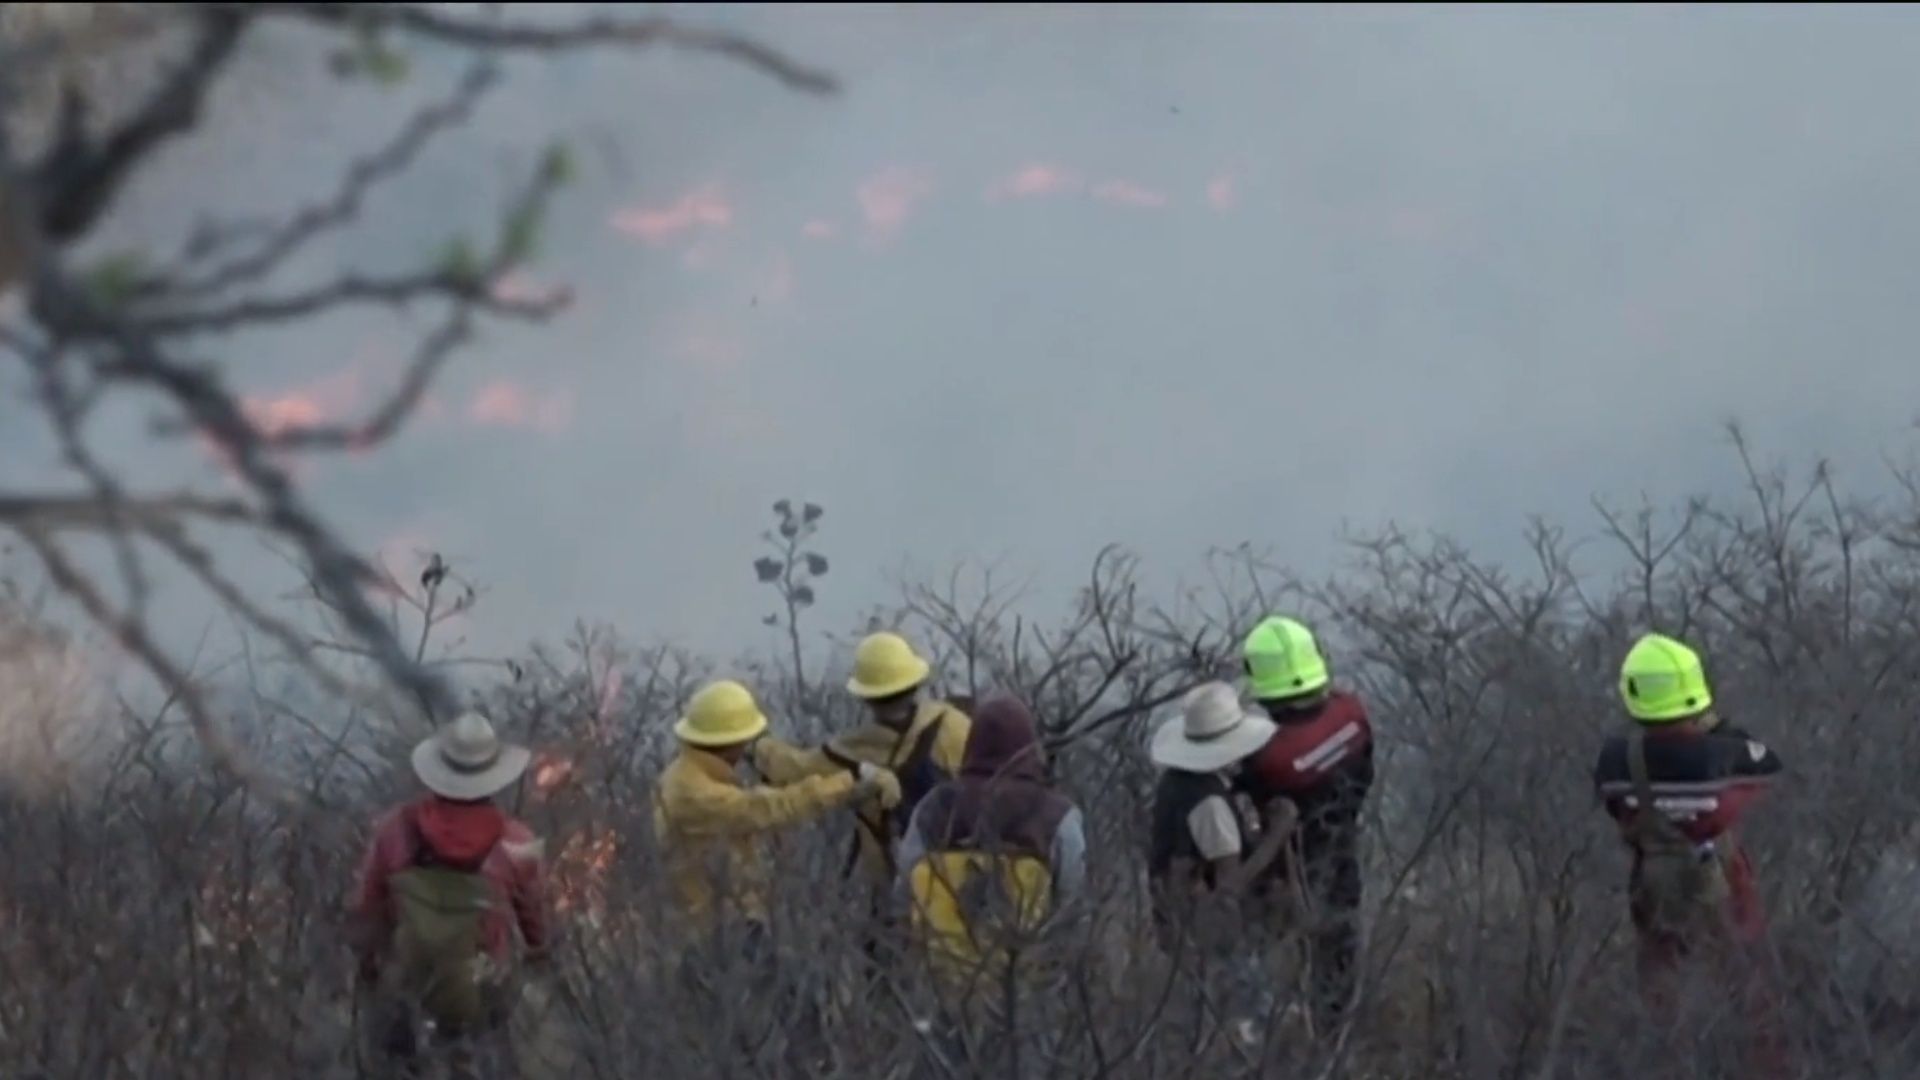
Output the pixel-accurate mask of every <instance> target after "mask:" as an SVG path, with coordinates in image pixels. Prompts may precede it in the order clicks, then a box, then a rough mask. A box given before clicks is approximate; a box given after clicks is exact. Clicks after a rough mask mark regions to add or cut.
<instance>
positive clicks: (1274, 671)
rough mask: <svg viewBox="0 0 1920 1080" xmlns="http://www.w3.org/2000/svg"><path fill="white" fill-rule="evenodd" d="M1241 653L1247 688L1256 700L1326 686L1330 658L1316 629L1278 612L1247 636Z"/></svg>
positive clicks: (1310, 690) (1284, 696) (1290, 696)
mask: <svg viewBox="0 0 1920 1080" xmlns="http://www.w3.org/2000/svg"><path fill="white" fill-rule="evenodd" d="M1242 652H1243V654H1244V657H1245V659H1246V664H1247V689H1248V692H1249V693H1250V694H1251V695H1252V696H1253V698H1254V700H1256V701H1274V700H1279V699H1285V698H1292V697H1299V696H1301V695H1302V694H1311V693H1313V692H1314V691H1315V690H1319V689H1321V688H1322V687H1324V686H1326V685H1327V682H1328V679H1329V676H1328V674H1327V659H1326V657H1324V656H1322V655H1320V643H1319V642H1317V641H1315V640H1314V639H1313V631H1311V630H1308V629H1307V628H1306V626H1305V624H1303V623H1301V622H1300V621H1299V620H1297V619H1289V618H1287V617H1285V616H1282V615H1275V616H1273V617H1271V618H1268V619H1265V620H1263V621H1262V622H1261V623H1260V625H1259V626H1256V627H1254V628H1253V632H1252V633H1250V634H1248V635H1247V640H1246V644H1245V645H1244V646H1243V648H1242Z"/></svg>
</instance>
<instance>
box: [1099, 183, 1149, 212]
mask: <svg viewBox="0 0 1920 1080" xmlns="http://www.w3.org/2000/svg"><path fill="white" fill-rule="evenodd" d="M1093 197H1094V198H1096V199H1099V200H1100V201H1101V202H1103V203H1108V204H1110V205H1113V206H1133V207H1139V208H1141V209H1146V210H1154V209H1158V208H1160V207H1162V206H1165V205H1167V197H1166V196H1165V195H1163V194H1161V193H1160V192H1158V191H1155V190H1153V189H1152V188H1150V187H1144V186H1142V185H1140V184H1136V183H1134V182H1133V181H1131V180H1104V181H1102V182H1101V183H1100V185H1099V186H1098V187H1095V188H1094V189H1093Z"/></svg>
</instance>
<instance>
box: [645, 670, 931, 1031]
mask: <svg viewBox="0 0 1920 1080" xmlns="http://www.w3.org/2000/svg"><path fill="white" fill-rule="evenodd" d="M767 726H768V725H767V717H766V714H765V713H763V712H761V710H760V706H759V703H758V702H756V701H755V700H754V698H753V693H752V691H750V690H748V689H747V688H746V687H745V686H742V685H741V684H740V683H737V682H733V681H731V680H722V681H720V682H715V683H710V684H708V685H707V686H705V687H703V688H701V690H700V691H699V692H698V693H696V694H694V695H693V698H692V700H691V701H689V702H688V703H687V711H686V715H685V716H683V717H681V719H680V722H679V723H678V724H676V725H674V729H673V732H674V734H675V735H676V736H678V737H679V740H680V754H679V756H678V757H676V758H674V760H673V762H672V763H671V764H669V765H668V766H667V768H666V771H665V772H663V773H662V774H661V776H660V782H659V784H658V786H657V787H656V788H655V790H654V804H653V827H654V833H655V836H656V837H657V839H658V841H659V845H660V855H661V861H662V863H663V866H664V869H665V870H666V872H667V881H668V884H669V886H670V887H671V889H672V896H673V901H674V904H673V906H674V908H675V909H676V910H677V914H678V915H679V916H680V919H681V922H680V925H679V926H678V927H676V928H675V929H676V930H677V931H678V933H675V934H670V935H669V936H668V937H667V939H666V940H670V941H674V942H676V943H677V945H676V948H677V951H678V952H679V954H680V955H679V963H678V971H679V977H680V980H681V984H682V987H683V991H684V992H685V993H686V994H687V995H688V996H689V997H690V998H692V999H693V1000H695V1001H697V1002H699V1003H700V1006H699V1007H700V1009H701V1011H702V1012H703V1013H705V1014H707V1015H711V1016H712V1017H714V1020H715V1023H714V1026H712V1027H711V1028H704V1027H703V1028H700V1029H698V1030H690V1031H688V1032H687V1036H688V1037H689V1038H690V1039H693V1040H694V1041H695V1042H696V1043H702V1044H704V1045H705V1050H706V1051H707V1052H711V1051H713V1050H714V1049H716V1048H726V1052H729V1053H732V1052H739V1053H746V1054H752V1053H754V1052H755V1051H754V1048H755V1047H757V1046H760V1045H761V1044H763V1043H764V1042H765V1041H766V1040H767V1039H769V1038H774V1037H778V1038H779V1039H781V1040H783V1041H784V1042H785V1044H786V1045H787V1046H788V1047H789V1048H791V1051H792V1052H793V1053H795V1054H798V1055H800V1056H801V1057H803V1058H806V1059H808V1060H811V1059H812V1058H813V1056H814V1055H816V1054H817V1052H818V1047H819V1043H820V1040H821V1039H822V1038H824V1035H823V1034H822V1032H823V1031H824V1030H825V1028H824V1024H823V1023H822V1022H821V1018H820V1017H819V1015H818V1013H817V1010H816V1008H815V1006H814V1004H812V1003H811V999H810V998H809V996H808V995H806V994H800V993H797V992H796V990H795V986H794V984H793V983H792V982H791V980H789V979H787V978H786V977H785V975H786V967H785V965H784V964H783V963H782V962H781V950H779V949H777V948H776V947H775V946H776V944H777V942H776V939H775V935H774V934H773V932H772V928H771V925H770V921H769V915H770V914H771V913H770V912H769V910H768V898H769V894H770V892H771V891H772V888H773V885H774V883H773V881H772V870H773V868H772V866H771V865H770V864H771V862H772V860H771V854H772V852H771V851H770V848H771V844H772V841H773V838H774V836H775V834H777V833H779V832H780V831H782V830H784V829H788V828H791V827H793V826H796V825H801V824H804V823H806V822H809V821H813V820H816V819H818V818H820V817H823V816H825V815H826V814H828V813H831V812H832V811H833V810H834V809H836V808H838V807H841V806H847V805H850V804H853V803H855V802H858V801H862V800H871V801H873V802H875V803H877V804H879V805H881V806H893V805H895V804H897V803H898V802H899V801H900V783H899V781H898V780H897V779H895V778H894V775H893V774H892V773H890V772H888V771H887V770H886V769H884V768H881V767H879V766H876V765H867V764H864V763H863V764H861V765H859V766H858V767H856V768H854V769H850V770H848V769H837V770H833V771H831V772H823V773H819V774H817V775H813V776H804V777H797V778H794V779H793V780H792V781H791V782H789V783H786V784H779V785H754V786H748V785H745V784H742V783H741V780H740V776H739V773H738V771H737V770H738V767H739V765H740V763H741V762H742V761H744V760H745V759H746V757H747V754H748V753H749V751H750V749H751V747H752V746H753V743H754V741H755V740H757V739H760V738H761V737H763V736H764V735H765V734H766V731H767ZM743 979H744V980H745V981H746V982H747V983H748V984H751V985H752V986H753V987H755V988H756V989H755V993H756V994H757V995H759V998H760V999H761V1000H769V1001H777V1002H779V1003H780V1004H779V1005H778V1007H776V1008H774V1009H773V1010H772V1012H771V1013H770V1014H769V1015H770V1016H771V1017H773V1018H775V1019H768V1018H767V1017H760V1016H752V1015H747V1014H746V1013H744V1012H742V1011H741V1010H737V1009H734V1008H732V1007H731V1006H732V1005H733V1004H735V1003H736V1001H737V995H738V993H739V992H740V991H739V987H740V984H741V980H743ZM769 1025H771V1027H770V1026H769ZM714 1039H717V1040H718V1042H717V1043H708V1042H706V1040H714Z"/></svg>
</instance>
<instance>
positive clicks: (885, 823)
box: [754, 633, 973, 910]
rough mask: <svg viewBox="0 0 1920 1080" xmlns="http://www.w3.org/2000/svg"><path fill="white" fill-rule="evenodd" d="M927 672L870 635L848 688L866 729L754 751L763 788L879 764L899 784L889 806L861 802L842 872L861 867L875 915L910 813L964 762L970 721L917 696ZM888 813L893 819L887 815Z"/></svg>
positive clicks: (903, 648) (894, 642)
mask: <svg viewBox="0 0 1920 1080" xmlns="http://www.w3.org/2000/svg"><path fill="white" fill-rule="evenodd" d="M932 674H933V666H932V665H931V664H929V663H928V662H927V661H926V659H925V658H924V657H922V656H921V655H920V654H919V653H917V652H915V651H914V648H913V646H912V645H911V644H910V643H909V642H908V641H907V640H906V639H905V638H903V637H901V636H900V635H898V634H891V633H878V634H870V635H868V636H867V637H866V638H865V639H864V640H862V641H861V642H860V645H859V648H857V649H856V650H854V654H853V677H852V678H850V679H848V680H847V690H848V692H849V693H851V694H853V696H854V697H857V698H859V699H860V700H861V701H863V702H865V704H866V706H867V711H868V716H867V720H866V722H865V723H862V724H860V725H859V726H857V727H855V728H853V729H852V730H849V731H844V732H841V733H840V734H838V735H835V736H834V737H833V738H831V739H829V740H828V741H827V743H826V745H825V746H822V747H819V748H817V749H801V748H797V747H794V746H792V745H790V744H788V743H785V742H782V741H780V740H779V739H776V738H772V737H769V738H766V739H762V740H761V741H760V742H758V743H756V744H755V746H754V765H755V767H756V768H758V769H759V770H760V774H761V775H762V776H765V777H766V778H767V779H768V781H769V782H771V783H775V784H783V783H792V782H794V781H795V780H798V779H800V778H803V777H809V776H818V775H822V774H831V773H848V774H852V773H856V772H858V771H859V769H860V768H861V767H862V766H877V767H879V768H882V769H885V770H887V771H888V772H889V773H891V774H893V775H894V776H896V777H897V778H898V779H899V781H900V798H899V800H898V802H897V803H895V804H881V803H880V802H878V801H877V800H874V799H866V800H863V801H862V803H861V805H860V807H859V809H858V811H857V814H856V816H857V819H858V823H859V824H858V828H857V830H856V835H855V837H854V841H853V846H852V849H851V851H850V853H849V857H848V867H847V868H848V870H849V871H851V870H852V869H853V867H854V866H855V865H858V866H859V867H861V868H862V869H863V870H864V872H865V874H866V875H867V878H868V880H869V881H870V882H871V883H872V885H873V886H874V889H875V903H876V910H880V907H879V905H881V904H883V902H884V896H885V894H886V892H887V890H889V889H890V888H891V886H892V883H893V881H894V879H895V876H896V866H895V853H896V851H895V849H896V846H897V844H898V843H899V840H900V837H901V835H902V834H903V833H904V832H905V831H906V824H907V822H908V821H909V820H910V819H911V818H912V816H913V811H914V808H915V807H916V806H918V805H919V803H920V800H921V799H922V798H924V797H926V794H927V793H928V792H930V791H932V790H933V789H934V788H936V787H938V786H939V785H940V784H942V783H944V782H946V781H948V780H953V779H957V778H958V777H959V775H960V769H961V765H962V763H963V761H964V760H965V758H966V752H967V737H968V735H969V734H970V733H971V732H972V730H973V721H972V720H971V719H969V718H968V716H967V714H966V713H964V712H962V711H960V709H958V708H956V707H955V706H954V705H953V704H951V703H949V702H946V701H940V700H937V699H933V698H929V697H927V696H926V695H925V694H924V693H923V688H924V687H925V686H926V683H927V680H928V678H929V677H930V676H931V675H932ZM889 811H891V813H889Z"/></svg>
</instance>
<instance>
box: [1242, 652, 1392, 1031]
mask: <svg viewBox="0 0 1920 1080" xmlns="http://www.w3.org/2000/svg"><path fill="white" fill-rule="evenodd" d="M1242 653H1243V659H1244V661H1245V665H1246V674H1247V689H1248V692H1249V694H1250V696H1252V697H1253V699H1254V700H1255V701H1256V702H1258V703H1259V705H1260V707H1261V709H1263V710H1264V711H1265V712H1266V714H1267V716H1268V717H1270V718H1271V719H1272V720H1273V721H1274V723H1275V725H1276V728H1275V730H1274V733H1273V736H1272V737H1271V738H1270V739H1268V740H1267V744H1266V746H1264V747H1262V748H1261V749H1260V752H1259V753H1258V754H1255V755H1254V756H1253V758H1252V759H1251V760H1249V761H1248V763H1247V767H1246V768H1245V769H1242V770H1241V771H1240V774H1239V787H1240V789H1241V790H1242V791H1244V792H1245V793H1246V794H1247V795H1248V797H1249V798H1250V799H1251V800H1252V801H1253V804H1254V805H1255V806H1256V807H1259V808H1261V810H1262V814H1263V817H1264V821H1263V826H1264V828H1265V830H1266V833H1267V834H1268V835H1273V834H1275V833H1279V832H1284V831H1286V828H1287V826H1288V825H1289V824H1292V823H1294V822H1295V821H1297V825H1296V826H1295V836H1294V837H1293V838H1292V840H1291V841H1290V842H1289V844H1288V846H1287V847H1286V849H1284V851H1283V853H1282V857H1281V858H1279V859H1276V860H1274V863H1273V866H1272V869H1271V870H1270V872H1268V873H1267V874H1264V875H1262V876H1261V877H1260V879H1259V880H1258V881H1257V882H1255V884H1254V886H1253V889H1254V892H1255V893H1256V895H1257V896H1258V898H1259V904H1260V907H1261V908H1262V909H1263V910H1262V913H1261V914H1262V917H1263V919H1264V920H1266V921H1267V922H1268V923H1269V925H1268V927H1267V929H1269V930H1273V931H1280V932H1282V933H1284V932H1285V931H1287V930H1290V929H1291V928H1292V925H1291V924H1292V923H1293V921H1294V916H1296V915H1297V916H1299V917H1300V918H1301V919H1302V920H1303V921H1304V924H1305V925H1304V927H1303V929H1304V930H1305V934H1306V943H1307V959H1308V968H1309V973H1310V977H1311V979H1312V984H1313V1021H1314V1028H1315V1030H1316V1031H1317V1032H1319V1033H1321V1034H1328V1033H1331V1032H1333V1031H1334V1030H1336V1027H1337V1025H1338V1024H1339V1023H1340V1021H1341V1020H1342V1019H1344V1018H1345V1016H1346V1011H1347V1007H1348V1005H1349V1004H1350V1003H1351V1002H1352V1000H1353V994H1354V983H1355V976H1356V975H1357V973H1358V966H1357V965H1358V960H1359V954H1360V901H1361V877H1360V813H1361V810H1362V809H1363V808H1364V807H1365V806H1366V802H1367V794H1368V792H1370V791H1371V790H1372V788H1373V776H1374V766H1373V725H1372V723H1371V722H1370V721H1369V720H1368V719H1367V710H1366V707H1365V706H1364V705H1362V704H1361V702H1360V699H1359V698H1358V697H1357V696H1355V695H1354V694H1352V693H1350V692H1348V691H1345V690H1339V689H1335V688H1334V687H1333V683H1332V676H1331V672H1330V671H1329V669H1328V665H1327V661H1326V657H1325V656H1324V655H1322V653H1321V651H1320V644H1319V642H1317V641H1315V640H1314V636H1313V632H1312V631H1310V630H1308V629H1307V627H1306V626H1305V625H1304V624H1302V623H1300V622H1299V621H1297V620H1295V619H1290V618H1286V617H1284V616H1274V617H1272V618H1269V619H1266V620H1265V621H1263V622H1261V623H1260V625H1259V626H1256V627H1254V629H1253V632H1252V633H1250V634H1248V635H1247V640H1246V643H1245V645H1244V647H1243V650H1242ZM1276 815H1278V816H1276Z"/></svg>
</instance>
